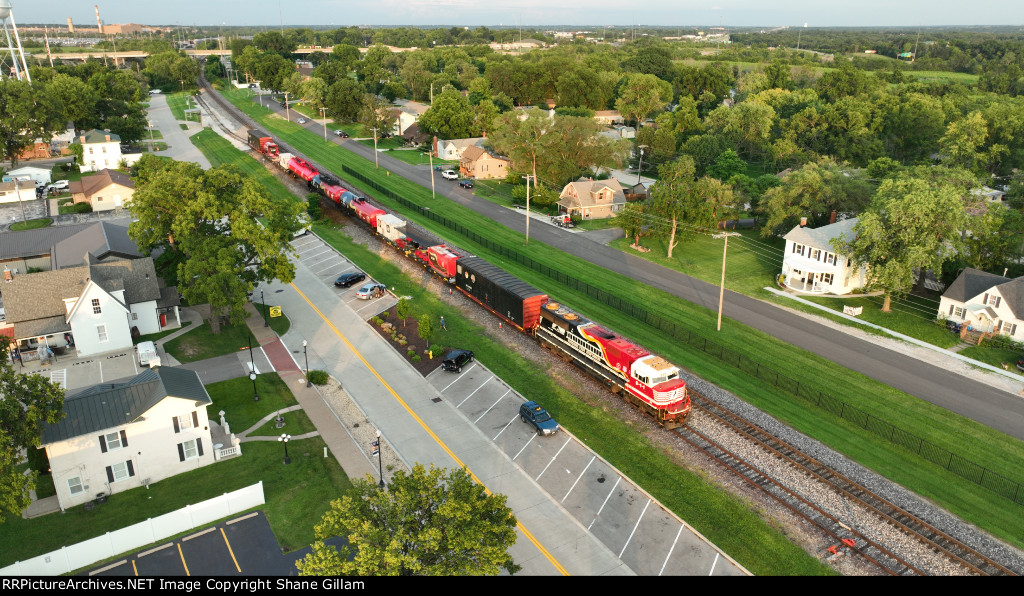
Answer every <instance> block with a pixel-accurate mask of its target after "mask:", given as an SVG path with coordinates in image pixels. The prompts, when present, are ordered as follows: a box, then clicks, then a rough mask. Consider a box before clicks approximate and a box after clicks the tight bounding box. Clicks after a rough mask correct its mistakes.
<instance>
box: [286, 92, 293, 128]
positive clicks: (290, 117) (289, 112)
mask: <svg viewBox="0 0 1024 596" xmlns="http://www.w3.org/2000/svg"><path fill="white" fill-rule="evenodd" d="M284 116H285V119H286V120H288V122H291V121H292V113H291V111H290V109H289V108H288V92H287V91H285V92H284Z"/></svg>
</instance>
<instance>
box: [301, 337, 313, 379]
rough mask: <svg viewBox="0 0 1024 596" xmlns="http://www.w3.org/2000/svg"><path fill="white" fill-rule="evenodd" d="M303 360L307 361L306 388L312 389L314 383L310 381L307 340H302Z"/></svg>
mask: <svg viewBox="0 0 1024 596" xmlns="http://www.w3.org/2000/svg"><path fill="white" fill-rule="evenodd" d="M302 358H303V359H304V360H305V361H306V387H312V386H313V382H312V381H310V380H309V356H308V355H307V354H306V340H302Z"/></svg>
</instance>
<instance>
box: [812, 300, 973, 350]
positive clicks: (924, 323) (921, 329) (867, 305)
mask: <svg viewBox="0 0 1024 596" xmlns="http://www.w3.org/2000/svg"><path fill="white" fill-rule="evenodd" d="M804 298H805V299H806V300H809V301H811V302H814V303H815V304H820V305H822V306H825V307H828V308H830V309H832V310H834V311H837V312H842V311H843V307H845V306H852V307H854V308H856V307H858V306H860V307H862V308H863V310H862V311H861V314H860V315H859V316H858V317H857V318H858V319H861V320H864V321H867V322H869V323H874V324H875V325H880V326H882V327H885V328H886V329H890V330H892V331H895V332H897V333H902V334H904V335H909V336H910V337H913V338H915V339H919V340H921V341H925V342H928V343H930V344H932V345H934V346H938V347H940V348H951V347H953V346H955V345H956V344H958V343H960V338H959V337H958V336H957V335H956V334H954V333H950V332H949V330H947V329H946V327H945V326H944V325H937V324H936V323H935V321H936V316H937V315H938V307H939V302H938V300H933V299H929V298H922V297H919V296H908V297H907V298H905V299H902V300H899V301H894V302H893V305H892V309H891V310H890V312H882V310H881V306H882V300H883V299H882V297H881V296H844V297H843V298H824V297H821V296H809V297H808V296H804Z"/></svg>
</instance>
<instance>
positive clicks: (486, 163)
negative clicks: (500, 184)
mask: <svg viewBox="0 0 1024 596" xmlns="http://www.w3.org/2000/svg"><path fill="white" fill-rule="evenodd" d="M508 168H509V162H508V160H507V159H505V158H504V157H498V156H496V155H492V154H491V153H490V152H489V151H487V150H486V149H484V148H483V147H478V146H476V145H473V146H472V147H467V148H466V150H465V151H463V152H462V159H461V160H460V161H459V169H460V170H461V171H462V175H463V176H468V177H471V178H476V179H477V180H495V179H500V178H504V177H505V176H507V175H508Z"/></svg>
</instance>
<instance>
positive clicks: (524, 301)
mask: <svg viewBox="0 0 1024 596" xmlns="http://www.w3.org/2000/svg"><path fill="white" fill-rule="evenodd" d="M455 271H456V275H455V287H456V288H458V289H459V290H461V291H462V293H463V294H465V295H467V296H469V297H470V298H471V299H473V300H474V301H475V302H477V303H479V304H481V305H482V306H483V307H484V308H486V309H487V310H489V311H491V312H493V313H494V314H496V315H498V316H499V317H501V318H502V319H505V320H506V321H508V322H509V323H511V324H512V325H514V326H515V327H517V328H518V329H519V330H521V331H525V332H527V333H532V332H533V329H535V328H536V327H537V325H538V324H539V323H540V309H541V307H542V306H543V305H544V304H545V303H546V302H547V301H548V295H547V294H545V293H544V292H541V291H540V290H538V289H537V288H535V287H533V286H531V285H530V284H528V283H526V282H525V281H523V280H521V279H519V278H518V277H516V276H514V275H512V274H511V273H508V272H507V271H505V270H503V269H501V268H499V267H497V266H495V265H492V264H491V263H488V262H487V261H485V260H483V259H481V258H480V257H462V258H461V259H459V260H458V261H456V263H455Z"/></svg>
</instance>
